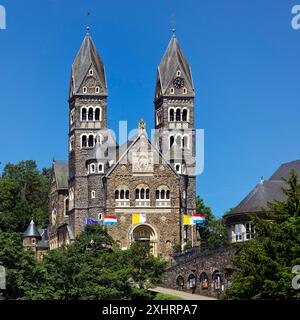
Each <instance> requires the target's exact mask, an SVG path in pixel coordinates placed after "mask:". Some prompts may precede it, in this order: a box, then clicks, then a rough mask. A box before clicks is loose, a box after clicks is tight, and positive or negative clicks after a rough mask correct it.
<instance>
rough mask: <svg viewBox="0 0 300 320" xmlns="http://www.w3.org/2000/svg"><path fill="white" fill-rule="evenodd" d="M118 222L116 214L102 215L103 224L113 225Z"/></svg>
mask: <svg viewBox="0 0 300 320" xmlns="http://www.w3.org/2000/svg"><path fill="white" fill-rule="evenodd" d="M117 223H118V218H117V217H116V216H104V219H103V224H104V225H114V224H117Z"/></svg>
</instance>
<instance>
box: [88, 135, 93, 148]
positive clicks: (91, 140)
mask: <svg viewBox="0 0 300 320" xmlns="http://www.w3.org/2000/svg"><path fill="white" fill-rule="evenodd" d="M93 146H94V136H93V135H89V147H93Z"/></svg>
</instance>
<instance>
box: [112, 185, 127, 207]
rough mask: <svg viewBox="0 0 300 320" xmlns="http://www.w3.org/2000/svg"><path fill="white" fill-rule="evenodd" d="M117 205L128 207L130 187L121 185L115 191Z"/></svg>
mask: <svg viewBox="0 0 300 320" xmlns="http://www.w3.org/2000/svg"><path fill="white" fill-rule="evenodd" d="M115 200H116V207H127V206H130V203H129V189H128V187H127V186H119V187H118V188H117V190H116V191H115Z"/></svg>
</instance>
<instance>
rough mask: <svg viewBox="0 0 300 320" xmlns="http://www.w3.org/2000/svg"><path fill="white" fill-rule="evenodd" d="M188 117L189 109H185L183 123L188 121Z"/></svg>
mask: <svg viewBox="0 0 300 320" xmlns="http://www.w3.org/2000/svg"><path fill="white" fill-rule="evenodd" d="M187 115H188V111H187V109H183V111H182V121H188V117H187Z"/></svg>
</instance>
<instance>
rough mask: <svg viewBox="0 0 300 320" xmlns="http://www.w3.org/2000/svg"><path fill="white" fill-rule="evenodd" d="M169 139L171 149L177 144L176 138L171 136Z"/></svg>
mask: <svg viewBox="0 0 300 320" xmlns="http://www.w3.org/2000/svg"><path fill="white" fill-rule="evenodd" d="M169 139H170V148H171V147H172V146H173V144H174V142H175V138H174V136H170V138H169Z"/></svg>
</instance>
